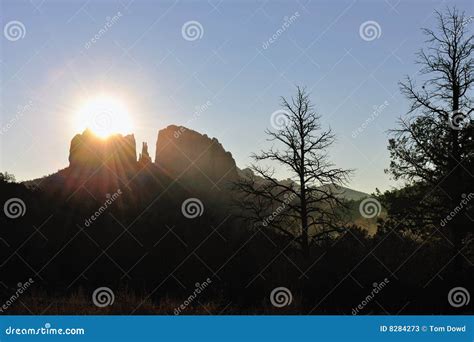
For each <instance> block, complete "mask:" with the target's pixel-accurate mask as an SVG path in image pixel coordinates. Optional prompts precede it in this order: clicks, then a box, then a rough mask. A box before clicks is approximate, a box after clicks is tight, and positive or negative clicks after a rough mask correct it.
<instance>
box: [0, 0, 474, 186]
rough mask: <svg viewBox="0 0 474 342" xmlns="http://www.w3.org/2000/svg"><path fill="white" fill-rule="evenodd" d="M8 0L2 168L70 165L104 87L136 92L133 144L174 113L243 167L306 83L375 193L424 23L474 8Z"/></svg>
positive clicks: (150, 137)
mask: <svg viewBox="0 0 474 342" xmlns="http://www.w3.org/2000/svg"><path fill="white" fill-rule="evenodd" d="M0 3H1V7H0V24H1V27H2V33H3V35H2V37H1V39H0V42H1V45H0V57H1V58H0V60H1V63H0V70H1V71H0V72H1V83H0V87H1V88H0V89H1V90H0V91H1V106H0V113H1V127H2V131H1V135H0V141H1V159H0V169H1V170H3V171H8V172H10V173H13V174H15V175H16V177H17V179H19V180H25V179H31V178H37V177H40V176H43V175H46V174H50V173H52V172H55V171H57V170H58V169H60V168H63V167H65V166H67V165H68V150H69V143H70V140H71V138H72V137H73V136H74V134H76V133H78V127H77V125H76V126H75V124H74V123H75V115H76V113H77V112H78V109H79V108H80V107H81V105H83V104H84V103H85V102H86V101H88V100H89V99H93V98H94V97H96V96H97V95H98V94H101V93H106V94H109V95H111V96H114V97H116V98H119V99H120V100H121V101H122V102H123V103H124V104H126V106H127V108H128V111H129V113H130V115H131V116H132V120H133V122H134V128H133V133H134V134H135V138H136V140H137V146H141V141H147V142H148V144H149V145H150V150H151V151H150V152H151V154H152V155H153V157H154V152H155V151H154V150H155V149H154V145H155V143H156V137H157V132H158V130H159V129H161V128H164V127H166V126H167V125H169V124H178V125H184V126H187V127H189V128H191V129H194V130H197V131H199V132H201V133H206V134H207V135H209V136H211V137H216V138H218V139H219V141H220V142H221V143H222V144H223V145H224V147H225V148H226V149H227V150H229V151H231V152H232V154H233V156H234V158H235V160H236V162H237V165H238V166H239V167H242V168H243V167H245V166H246V165H248V164H249V162H250V159H249V155H250V154H251V153H252V152H254V151H258V150H259V149H261V148H264V147H265V146H268V143H267V142H265V141H264V138H265V136H264V134H263V132H264V130H265V129H266V128H269V127H271V126H270V125H271V123H270V117H271V114H272V113H273V112H274V111H276V110H278V109H280V106H279V97H280V96H291V95H292V94H293V93H294V90H295V89H294V87H295V85H302V86H306V87H307V89H308V90H309V91H310V92H311V99H312V101H313V102H314V104H315V107H316V109H317V111H318V112H319V113H320V114H321V115H322V123H323V126H324V127H329V126H330V127H331V128H332V129H333V131H334V133H335V134H336V136H337V143H336V145H335V146H334V147H333V148H332V149H331V151H330V152H331V154H330V155H331V158H332V160H333V161H334V163H335V164H336V165H337V166H340V167H345V168H352V169H355V170H356V171H355V174H354V177H353V179H352V181H351V183H350V186H351V187H352V188H354V189H357V190H362V191H367V192H372V191H374V189H375V187H378V188H380V189H388V188H390V187H391V186H393V185H395V183H394V182H393V181H392V180H390V179H389V176H388V175H386V174H385V173H384V171H383V170H384V169H385V168H387V167H388V164H389V157H388V152H387V148H386V146H387V132H386V131H387V130H388V129H390V128H394V127H395V126H396V120H397V118H398V117H399V116H401V115H403V114H404V113H406V110H407V107H408V104H407V102H406V101H405V99H404V98H403V97H402V96H401V95H400V93H399V91H398V82H399V81H400V80H402V79H403V77H404V76H405V75H416V73H417V70H418V66H417V65H416V64H415V63H414V59H415V53H416V52H417V50H418V49H419V48H420V47H422V46H423V40H424V38H423V35H422V34H421V31H420V27H433V26H434V24H435V22H434V17H433V11H434V10H435V9H439V10H443V9H445V8H446V6H448V5H456V6H457V7H458V8H459V9H462V10H464V11H465V12H466V14H467V15H468V16H469V15H473V14H474V2H472V1H394V0H392V1H389V0H387V1H342V0H341V1H306V0H299V1H268V2H265V1H259V2H255V1H209V2H207V1H180V2H174V1H160V2H158V1H151V0H135V1H131V0H121V1H86V0H81V1H58V0H55V1H50V0H32V1H19V0H15V1H6V0H1V1H0ZM118 13H120V16H119V17H118V19H117V18H116V20H114V22H113V23H112V24H111V25H110V28H108V30H107V31H106V32H105V33H104V32H103V33H101V34H99V31H100V30H101V28H103V27H104V26H105V25H106V23H107V22H108V20H109V21H110V20H111V18H113V17H114V16H117V15H118ZM292 16H294V17H293V19H294V20H291V23H290V24H289V25H288V27H286V28H285V29H284V30H282V31H279V33H277V32H278V30H279V29H281V28H282V26H283V24H284V22H285V18H286V20H290V18H291V17H292ZM11 21H19V22H21V23H22V24H23V26H24V32H23V34H24V37H23V38H21V39H18V40H9V39H7V37H6V33H5V32H3V31H4V30H3V28H4V27H5V25H7V24H8V23H10V22H11ZM189 21H196V22H198V23H199V24H200V25H201V27H202V31H201V32H200V33H201V34H202V36H200V38H199V39H196V40H186V39H184V38H183V34H182V27H183V25H184V24H185V23H187V22H189ZM368 21H374V22H376V24H377V25H378V27H375V30H376V33H377V35H376V37H375V39H373V40H371V38H370V37H366V39H363V38H364V37H362V36H361V34H360V27H361V25H362V24H363V23H365V22H368ZM199 29H200V28H199ZM97 34H99V36H100V37H99V39H98V40H96V41H95V42H94V43H91V39H92V38H93V37H94V36H95V35H97ZM273 35H275V37H276V39H274V41H273V42H272V43H271V44H270V45H269V46H268V48H266V49H265V48H264V47H263V44H264V43H265V42H267V41H268V39H269V38H270V37H272V36H273ZM87 43H90V46H87ZM206 103H207V105H206ZM382 105H383V107H382V108H381V109H379V110H378V111H377V112H376V114H374V106H376V107H379V106H382ZM201 106H204V107H205V108H204V109H203V110H199V111H198V115H196V114H194V113H195V112H196V109H197V108H199V107H201ZM364 123H365V124H364ZM358 128H363V129H361V130H359V132H358V134H357V136H355V137H354V134H353V132H354V131H356V130H357V129H358ZM278 175H279V176H280V177H282V178H286V176H287V175H286V174H285V173H284V172H283V171H281V172H280V173H279V174H278Z"/></svg>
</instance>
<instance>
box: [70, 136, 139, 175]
mask: <svg viewBox="0 0 474 342" xmlns="http://www.w3.org/2000/svg"><path fill="white" fill-rule="evenodd" d="M104 163H105V165H107V166H109V167H111V168H113V169H125V170H126V169H131V168H133V167H135V166H136V163H137V152H136V144H135V137H134V136H133V134H130V135H126V136H123V135H121V134H114V135H112V136H110V137H108V138H107V139H102V138H100V137H97V136H96V135H95V134H94V133H93V132H91V131H90V130H88V129H86V130H85V131H84V132H83V133H82V134H76V135H75V136H74V138H73V139H72V140H71V148H70V149H69V166H70V167H72V168H78V167H79V168H97V167H98V166H101V165H102V164H104Z"/></svg>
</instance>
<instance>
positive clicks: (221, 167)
mask: <svg viewBox="0 0 474 342" xmlns="http://www.w3.org/2000/svg"><path fill="white" fill-rule="evenodd" d="M155 163H156V164H157V165H158V166H160V167H162V168H164V169H165V170H167V171H168V172H169V173H170V174H171V175H175V177H178V176H179V177H180V178H184V179H187V180H189V181H192V182H196V183H198V184H201V185H202V184H206V183H209V185H210V186H211V187H212V188H214V187H215V186H217V187H220V186H222V185H224V184H225V183H226V182H228V181H231V180H234V179H236V177H237V167H236V165H235V161H234V158H232V154H231V153H230V152H227V151H226V150H225V149H224V147H222V145H221V144H220V143H219V141H218V140H217V139H216V138H212V139H211V138H209V137H208V136H207V135H206V134H200V133H198V132H196V131H193V130H190V129H187V128H185V127H183V126H175V125H170V126H168V127H166V128H164V129H162V130H160V131H159V132H158V140H157V142H156V156H155Z"/></svg>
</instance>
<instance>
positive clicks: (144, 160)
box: [138, 142, 151, 167]
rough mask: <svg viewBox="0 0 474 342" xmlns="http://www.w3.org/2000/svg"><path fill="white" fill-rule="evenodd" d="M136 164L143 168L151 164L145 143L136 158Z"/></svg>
mask: <svg viewBox="0 0 474 342" xmlns="http://www.w3.org/2000/svg"><path fill="white" fill-rule="evenodd" d="M138 164H139V165H140V166H141V167H143V166H147V165H149V164H151V158H150V154H149V153H148V144H147V143H146V142H143V143H142V152H141V153H140V157H138Z"/></svg>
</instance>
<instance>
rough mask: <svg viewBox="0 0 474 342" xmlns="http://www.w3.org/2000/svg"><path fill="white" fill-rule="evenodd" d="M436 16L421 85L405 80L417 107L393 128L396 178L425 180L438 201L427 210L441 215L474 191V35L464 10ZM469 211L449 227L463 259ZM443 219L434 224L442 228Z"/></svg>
mask: <svg viewBox="0 0 474 342" xmlns="http://www.w3.org/2000/svg"><path fill="white" fill-rule="evenodd" d="M436 17H437V29H436V30H435V31H433V30H430V29H423V32H424V34H425V35H426V36H427V40H426V43H427V48H425V49H423V50H421V51H420V52H419V53H418V59H417V62H418V63H419V64H420V65H421V70H420V73H421V78H422V84H421V87H417V86H416V83H415V82H414V80H412V79H411V78H409V77H408V78H407V80H406V81H405V82H403V83H401V91H402V93H403V94H404V95H405V96H406V97H407V98H408V100H409V101H410V102H411V107H410V109H409V113H408V114H407V117H406V118H404V119H400V127H399V128H397V129H395V130H393V131H392V134H393V138H392V139H390V141H389V151H390V154H391V159H392V161H391V164H390V169H389V171H390V172H391V174H392V175H393V176H394V177H395V178H396V179H405V180H407V181H409V182H410V183H421V184H424V188H425V189H426V188H427V189H428V192H427V193H426V194H425V197H428V200H429V201H431V202H433V201H436V202H437V205H434V204H431V205H430V207H431V208H433V209H432V212H431V213H426V215H428V216H430V217H439V218H441V217H443V216H444V217H446V215H448V213H449V212H451V211H452V210H454V209H455V208H456V207H457V206H459V204H460V202H461V201H462V200H463V196H462V195H463V194H465V195H466V194H469V193H471V192H473V191H474V188H473V181H474V177H473V170H474V168H473V159H474V145H473V138H474V130H473V129H474V126H473V121H472V119H471V117H470V116H471V115H472V113H473V111H474V109H473V101H472V85H473V82H474V77H473V76H474V75H473V69H474V56H473V51H474V36H473V35H472V34H471V33H469V30H468V25H469V20H468V18H466V16H465V15H464V13H461V12H459V11H458V10H456V9H448V10H447V11H446V13H440V12H436ZM440 207H441V208H443V210H440ZM434 208H436V209H434ZM471 208H472V205H471ZM467 210H468V206H464V208H463V210H462V212H461V213H458V214H457V215H456V216H455V217H454V218H453V219H452V220H450V222H449V225H448V226H447V228H448V230H449V234H450V236H451V239H452V242H453V244H454V252H455V254H456V255H457V256H458V257H457V259H458V260H459V257H460V256H459V251H461V249H462V239H463V236H464V235H465V233H466V232H467V231H468V230H469V226H472V223H471V224H470V225H469V221H468V220H467V217H466V216H465V214H466V213H467ZM471 211H472V210H471ZM432 214H433V215H432ZM439 222H440V221H439V220H438V221H437V222H434V223H432V224H431V228H437V229H439V228H440V226H439ZM421 228H422V227H420V229H421Z"/></svg>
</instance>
